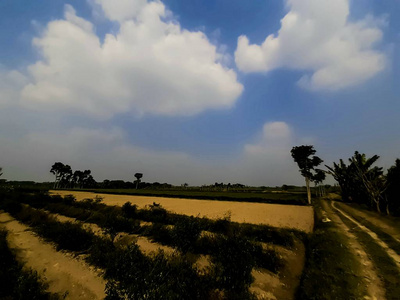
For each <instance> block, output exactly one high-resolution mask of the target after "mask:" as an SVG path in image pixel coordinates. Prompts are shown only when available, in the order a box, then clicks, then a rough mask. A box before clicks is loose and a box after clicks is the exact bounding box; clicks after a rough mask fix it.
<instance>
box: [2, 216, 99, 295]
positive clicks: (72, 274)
mask: <svg viewBox="0 0 400 300" xmlns="http://www.w3.org/2000/svg"><path fill="white" fill-rule="evenodd" d="M0 225H1V226H2V227H4V228H5V229H6V230H7V231H8V232H9V234H8V237H7V240H8V243H9V246H10V248H11V249H15V250H16V251H17V258H18V259H19V260H21V261H23V262H24V263H25V264H26V266H27V267H29V268H32V269H33V270H36V271H37V272H38V274H39V276H40V277H41V278H43V280H44V281H45V282H47V283H48V284H49V289H48V290H49V291H50V292H52V293H57V294H60V295H66V298H65V299H71V300H73V299H104V297H105V293H104V288H105V281H104V280H103V279H102V278H101V277H99V274H97V273H96V272H95V271H94V270H93V268H92V267H89V266H88V265H87V264H85V263H84V262H83V261H79V260H76V259H74V258H72V257H69V256H67V255H66V254H65V253H62V252H58V251H56V250H55V249H54V247H53V246H52V245H51V244H49V243H45V242H43V240H41V239H40V238H39V237H37V236H36V235H35V234H34V233H33V232H32V231H30V230H29V227H27V226H25V225H23V224H21V223H19V222H18V221H16V220H15V219H13V218H12V217H11V216H10V215H9V214H7V213H0Z"/></svg>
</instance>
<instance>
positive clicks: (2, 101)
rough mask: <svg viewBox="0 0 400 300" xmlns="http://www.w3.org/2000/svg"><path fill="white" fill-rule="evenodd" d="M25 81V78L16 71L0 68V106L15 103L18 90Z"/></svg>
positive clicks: (17, 98)
mask: <svg viewBox="0 0 400 300" xmlns="http://www.w3.org/2000/svg"><path fill="white" fill-rule="evenodd" d="M27 82H28V81H27V78H26V77H25V76H24V75H23V74H22V73H20V72H18V71H15V70H13V71H6V70H2V69H0V107H2V106H5V105H7V106H8V105H10V104H14V105H15V104H17V102H18V100H19V91H20V90H21V88H22V87H23V86H24V85H25V84H26V83H27Z"/></svg>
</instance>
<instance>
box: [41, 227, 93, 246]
mask: <svg viewBox="0 0 400 300" xmlns="http://www.w3.org/2000/svg"><path fill="white" fill-rule="evenodd" d="M37 231H38V233H39V234H40V235H41V236H43V237H44V238H46V239H48V240H51V241H53V242H55V243H56V244H57V250H59V249H64V250H70V251H86V250H88V249H89V247H90V246H91V245H92V238H93V234H92V233H91V232H88V231H87V230H85V229H83V228H82V226H81V225H80V224H75V223H71V222H65V223H61V222H56V221H49V222H44V223H42V224H40V225H39V226H37Z"/></svg>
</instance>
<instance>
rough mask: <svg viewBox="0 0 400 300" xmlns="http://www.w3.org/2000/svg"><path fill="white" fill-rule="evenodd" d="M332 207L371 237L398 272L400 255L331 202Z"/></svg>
mask: <svg viewBox="0 0 400 300" xmlns="http://www.w3.org/2000/svg"><path fill="white" fill-rule="evenodd" d="M332 207H333V208H334V209H335V210H336V211H337V212H339V213H340V214H342V215H343V216H344V217H346V218H347V219H348V220H350V221H351V222H353V223H354V224H355V225H356V226H357V227H359V228H360V229H361V230H363V231H364V232H365V233H367V234H368V235H369V236H371V238H373V239H374V241H375V242H376V243H377V244H378V245H379V246H381V247H382V248H383V249H384V250H385V251H386V252H387V254H388V255H389V256H390V258H392V259H393V261H394V263H395V264H396V266H397V268H398V269H399V270H400V255H398V254H397V253H396V252H395V251H394V250H393V249H392V248H390V247H389V246H388V244H386V243H385V242H384V241H382V240H381V239H380V238H379V237H378V235H377V234H376V233H375V232H373V231H371V230H370V229H368V228H367V227H365V226H364V225H362V224H360V223H359V222H357V221H356V220H354V218H352V217H351V216H349V215H348V214H347V213H345V212H344V211H342V210H341V209H340V208H338V207H337V206H336V205H335V202H332Z"/></svg>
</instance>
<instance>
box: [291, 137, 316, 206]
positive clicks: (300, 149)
mask: <svg viewBox="0 0 400 300" xmlns="http://www.w3.org/2000/svg"><path fill="white" fill-rule="evenodd" d="M316 152H317V151H316V150H315V149H314V146H307V145H306V146H305V145H302V146H296V147H293V148H292V150H291V154H292V157H293V159H294V161H295V162H296V163H297V165H298V166H299V169H300V173H301V175H302V176H303V177H304V178H305V180H306V188H307V199H308V204H311V190H310V181H314V176H315V174H316V171H315V168H316V167H317V166H319V165H320V164H321V163H322V162H323V160H322V159H320V158H319V157H318V156H314V154H315V153H316Z"/></svg>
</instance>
